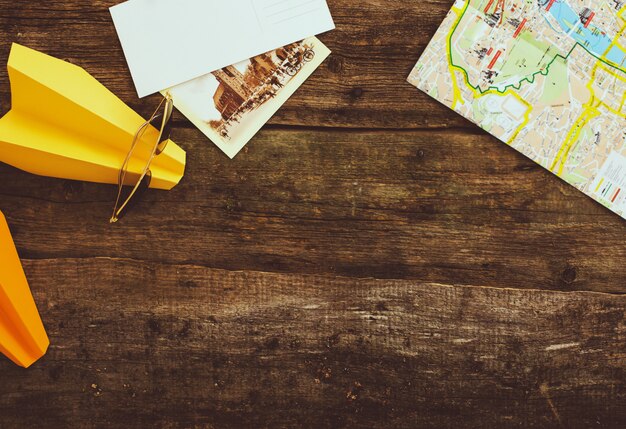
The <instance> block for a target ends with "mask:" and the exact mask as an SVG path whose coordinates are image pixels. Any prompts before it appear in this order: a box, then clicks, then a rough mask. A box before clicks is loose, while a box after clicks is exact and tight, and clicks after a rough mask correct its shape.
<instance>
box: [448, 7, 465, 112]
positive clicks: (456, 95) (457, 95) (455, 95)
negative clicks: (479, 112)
mask: <svg viewBox="0 0 626 429" xmlns="http://www.w3.org/2000/svg"><path fill="white" fill-rule="evenodd" d="M468 6H469V0H466V5H465V9H467V7H468ZM451 10H452V11H453V12H454V13H455V14H456V21H455V22H454V24H452V27H451V28H450V34H448V37H447V44H448V47H447V48H448V49H447V51H448V54H447V55H448V71H449V72H450V77H451V78H452V109H453V110H454V108H455V107H456V104H457V103H459V102H460V103H461V104H465V101H463V96H462V95H461V90H460V89H459V83H458V81H457V78H456V73H455V70H454V69H455V66H453V63H454V61H452V33H453V32H454V31H455V30H456V27H457V25H458V24H459V22H460V21H461V18H462V17H463V12H465V10H464V9H459V8H457V7H454V6H453V7H452V9H451Z"/></svg>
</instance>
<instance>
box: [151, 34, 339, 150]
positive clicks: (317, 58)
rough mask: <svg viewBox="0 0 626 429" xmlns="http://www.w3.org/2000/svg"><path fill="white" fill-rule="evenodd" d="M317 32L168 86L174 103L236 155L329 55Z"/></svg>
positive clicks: (167, 92) (214, 140)
mask: <svg viewBox="0 0 626 429" xmlns="http://www.w3.org/2000/svg"><path fill="white" fill-rule="evenodd" d="M329 54H330V50H329V49H328V48H327V47H326V46H324V44H323V43H322V42H320V41H319V40H318V39H317V38H315V37H311V38H309V39H306V40H303V41H301V42H296V43H292V44H290V45H288V46H284V47H282V48H279V49H276V50H274V51H270V52H267V53H265V54H262V55H258V56H256V57H254V58H251V59H249V60H245V61H242V62H240V63H238V64H235V65H232V66H229V67H224V68H222V69H220V70H217V71H214V72H212V73H209V74H207V75H205V76H202V77H199V78H196V79H194V80H191V81H189V82H185V83H183V84H181V85H177V86H175V87H173V88H170V89H168V90H165V91H163V94H164V95H169V96H171V97H172V99H173V100H174V106H175V107H176V108H177V109H178V110H179V111H180V112H181V113H182V114H183V115H185V116H186V117H187V118H188V119H189V120H190V121H191V122H192V123H193V124H194V125H195V126H196V127H198V128H199V129H200V131H202V132H203V133H204V134H205V135H206V136H207V137H209V138H210V139H211V140H212V141H213V143H215V144H216V145H217V146H218V147H219V148H220V149H221V150H222V151H223V152H224V153H225V154H226V155H228V156H229V157H230V158H234V157H235V155H237V153H239V151H240V150H241V149H242V148H243V147H244V146H245V145H246V143H248V141H250V139H251V138H252V137H253V136H254V135H255V134H256V133H257V132H258V131H259V130H260V129H261V127H262V126H263V125H264V124H265V123H266V122H267V121H268V120H269V119H270V118H271V117H272V116H273V115H274V113H276V111H277V110H278V109H279V108H280V106H282V105H283V104H284V103H285V101H287V99H289V97H291V95H293V93H294V92H295V91H296V90H297V89H298V88H299V87H300V86H301V85H302V84H303V83H304V81H305V80H306V79H307V78H308V77H309V76H310V75H311V74H312V73H313V72H314V71H315V69H317V68H318V67H319V65H320V64H321V63H322V62H323V61H324V59H326V57H328V55H329Z"/></svg>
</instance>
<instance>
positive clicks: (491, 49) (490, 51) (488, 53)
mask: <svg viewBox="0 0 626 429" xmlns="http://www.w3.org/2000/svg"><path fill="white" fill-rule="evenodd" d="M492 52H493V48H489V50H488V51H487V56H489V55H491V53H492Z"/></svg>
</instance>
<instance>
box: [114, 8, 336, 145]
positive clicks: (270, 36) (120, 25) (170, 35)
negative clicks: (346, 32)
mask: <svg viewBox="0 0 626 429" xmlns="http://www.w3.org/2000/svg"><path fill="white" fill-rule="evenodd" d="M111 15H112V16H113V21H114V23H115V27H116V29H117V33H118V35H119V37H120V40H121V42H122V47H123V49H124V53H125V55H126V59H127V61H128V65H129V67H130V71H131V74H132V77H133V81H134V83H135V87H136V89H137V93H138V95H139V97H144V96H147V95H150V94H154V93H156V92H159V91H165V90H167V89H170V91H169V92H170V94H171V95H172V96H173V97H174V101H175V105H176V106H177V107H178V108H179V109H181V110H183V113H185V114H186V115H188V116H189V117H190V119H191V120H192V121H193V122H194V123H195V124H196V125H197V126H198V127H199V128H200V129H202V130H203V131H204V132H205V134H207V135H208V136H209V137H210V138H211V139H212V140H213V141H214V142H216V143H217V144H218V146H220V147H221V148H222V149H223V150H224V151H225V152H226V153H227V154H228V155H229V156H231V157H233V156H234V155H235V154H236V153H237V152H238V151H239V150H240V149H241V147H242V146H243V145H245V143H246V142H247V141H248V140H249V139H250V138H251V137H252V135H254V133H255V132H256V131H257V130H258V125H259V122H261V125H262V123H264V122H265V121H267V120H268V119H269V117H270V116H271V114H273V113H274V112H275V111H276V110H277V108H278V106H279V105H280V104H282V103H283V102H284V101H286V99H287V98H288V97H289V96H290V95H291V94H292V93H293V92H294V91H295V89H296V88H297V87H298V86H299V85H300V84H301V83H302V82H303V81H304V80H305V79H306V78H307V77H308V76H309V75H310V74H311V73H312V72H313V70H314V69H315V68H316V67H317V66H318V65H319V64H321V62H322V61H323V59H324V58H326V56H327V55H328V54H329V51H328V50H327V48H326V47H325V46H323V45H322V44H321V43H320V42H319V41H318V40H317V39H311V37H312V36H314V35H316V34H319V33H323V32H326V31H329V30H332V29H333V28H334V23H333V20H332V17H331V14H330V11H329V9H328V5H327V3H326V0H239V1H237V2H225V1H219V0H182V1H181V0H158V1H156V0H129V1H127V2H125V3H122V4H119V5H117V6H113V7H112V8H111ZM307 38H309V39H308V40H305V41H303V40H304V39H307ZM281 47H282V49H278V48H281ZM272 50H274V51H272ZM262 54H264V55H265V56H264V57H263V58H261V57H256V58H252V57H255V56H259V55H262ZM242 61H243V62H242ZM240 62H242V63H240ZM238 63H239V64H238ZM221 69H223V70H221ZM216 71H219V72H216ZM212 72H216V73H213V74H211V75H208V76H207V74H209V73H212ZM196 78H200V81H198V82H195V83H187V84H186V85H185V86H183V87H181V88H172V87H175V86H176V85H179V84H182V83H185V82H189V81H190V80H192V79H196ZM268 79H269V80H268ZM270 87H273V89H272V88H270ZM282 87H288V88H286V89H285V90H284V91H283V90H281V91H278V89H279V88H282ZM194 90H195V91H196V93H195V94H194V93H193V92H194ZM216 90H217V91H218V92H219V94H218V93H215V92H214V91H216ZM229 91H230V92H229ZM231 95H232V97H231ZM263 98H266V99H270V98H271V99H273V100H274V101H273V106H274V107H269V108H268V107H265V109H264V110H265V111H264V112H262V113H260V114H259V115H255V118H254V120H252V121H250V120H248V121H247V122H250V125H248V126H247V127H244V128H246V129H245V130H244V131H239V132H238V133H236V134H237V135H236V137H233V135H232V133H231V132H229V131H227V130H225V128H224V127H221V128H219V127H218V128H217V129H216V127H211V124H210V122H211V121H213V122H214V124H215V122H216V121H222V122H225V123H228V122H231V123H232V122H233V121H239V119H235V118H233V115H236V116H237V117H239V116H242V117H243V116H245V117H248V118H249V117H250V116H249V115H248V114H247V113H246V112H243V111H240V110H241V107H242V106H247V107H246V108H244V109H243V110H247V111H250V110H256V108H257V107H261V106H262V105H264V103H262V102H260V100H261V99H263ZM279 100H280V101H279ZM226 105H228V106H226ZM251 108H252V109H251ZM209 112H210V113H209ZM215 112H218V113H219V115H218V116H217V117H214V116H212V114H213V113H215ZM268 112H271V113H269V115H268ZM226 128H228V129H230V128H231V127H230V125H228V124H227V126H226ZM237 128H239V129H240V130H242V128H241V126H238V127H237ZM216 133H217V134H216Z"/></svg>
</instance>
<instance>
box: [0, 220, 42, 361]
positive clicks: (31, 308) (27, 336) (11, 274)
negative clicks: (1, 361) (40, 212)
mask: <svg viewBox="0 0 626 429" xmlns="http://www.w3.org/2000/svg"><path fill="white" fill-rule="evenodd" d="M0 263H1V264H2V268H1V269H0V352H2V353H3V354H4V355H5V356H7V357H8V358H9V359H11V360H12V361H13V362H15V363H16V364H17V365H20V366H23V367H24V368H28V367H29V366H31V365H32V364H33V363H34V362H35V361H36V360H37V359H39V358H40V357H42V356H43V355H44V354H45V353H46V350H48V346H49V345H50V342H49V341H48V336H47V335H46V331H45V329H44V327H43V324H42V323H41V318H40V317H39V313H38V312H37V307H36V306H35V301H34V300H33V296H32V295H31V293H30V289H29V287H28V282H27V281H26V276H25V275H24V270H23V269H22V264H21V262H20V258H19V256H18V255H17V250H16V249H15V245H14V244H13V238H12V237H11V232H10V231H9V226H8V225H7V222H6V219H5V218H4V215H3V214H2V212H0Z"/></svg>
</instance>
